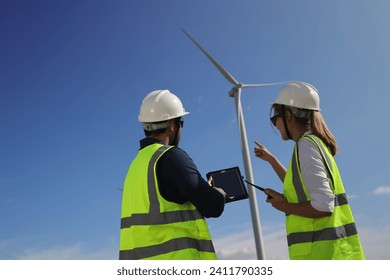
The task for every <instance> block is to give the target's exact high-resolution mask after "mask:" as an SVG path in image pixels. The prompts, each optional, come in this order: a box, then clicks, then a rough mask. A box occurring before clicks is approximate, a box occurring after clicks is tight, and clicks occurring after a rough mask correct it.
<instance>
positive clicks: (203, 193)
mask: <svg viewBox="0 0 390 280" xmlns="http://www.w3.org/2000/svg"><path fill="white" fill-rule="evenodd" d="M154 143H161V142H159V141H158V140H156V139H153V138H144V139H142V140H141V141H140V146H141V149H143V148H145V147H146V146H149V145H151V144H154ZM161 144H163V143H161ZM156 173H157V180H158V186H159V189H160V194H161V196H162V197H163V198H165V199H166V200H168V201H171V202H175V203H178V204H183V203H185V202H187V201H190V202H191V203H192V204H194V205H195V207H196V208H197V209H198V210H199V212H200V213H202V215H203V216H204V217H206V218H208V217H219V216H220V215H221V214H222V212H223V209H224V207H225V198H224V197H223V195H222V194H221V193H219V192H218V191H217V190H215V189H213V188H212V187H211V186H210V185H209V184H208V183H207V182H206V181H205V180H204V179H203V178H202V176H201V175H200V173H199V171H198V169H197V167H196V165H195V163H194V162H193V160H192V159H191V158H190V156H189V155H188V154H187V153H186V152H185V151H183V150H182V149H180V148H178V147H174V148H172V149H170V150H168V151H167V152H165V153H164V154H163V155H162V156H161V157H160V159H159V160H158V162H157V166H156Z"/></svg>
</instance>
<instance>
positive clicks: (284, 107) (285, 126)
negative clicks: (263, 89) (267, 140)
mask: <svg viewBox="0 0 390 280" xmlns="http://www.w3.org/2000/svg"><path fill="white" fill-rule="evenodd" d="M280 106H281V109H282V110H281V111H282V112H281V113H282V119H283V124H284V130H285V131H286V134H287V137H288V139H292V137H291V134H290V131H289V130H288V127H287V120H286V111H285V110H286V106H284V105H280Z"/></svg>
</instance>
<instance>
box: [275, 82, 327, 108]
mask: <svg viewBox="0 0 390 280" xmlns="http://www.w3.org/2000/svg"><path fill="white" fill-rule="evenodd" d="M274 104H280V105H286V106H290V107H295V108H299V109H307V110H313V111H320V97H319V95H318V91H317V89H316V88H315V87H314V86H312V85H311V84H308V83H304V82H298V81H296V82H290V83H288V84H287V85H286V86H285V87H283V88H282V89H281V90H280V92H279V94H278V97H277V98H276V100H275V101H274Z"/></svg>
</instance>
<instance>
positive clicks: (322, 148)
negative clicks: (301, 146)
mask: <svg viewBox="0 0 390 280" xmlns="http://www.w3.org/2000/svg"><path fill="white" fill-rule="evenodd" d="M301 138H306V139H307V140H309V141H310V142H312V143H313V144H314V146H315V147H316V148H317V150H318V151H319V153H320V155H321V157H322V159H323V162H324V164H325V168H326V170H327V173H328V177H329V179H330V180H331V181H330V184H331V188H332V189H334V180H333V165H332V161H331V160H330V158H329V155H328V153H327V152H326V150H325V149H326V147H325V146H324V144H322V141H321V140H320V139H319V138H318V137H317V136H315V135H314V134H306V135H303V136H302V137H301ZM297 147H298V145H297Z"/></svg>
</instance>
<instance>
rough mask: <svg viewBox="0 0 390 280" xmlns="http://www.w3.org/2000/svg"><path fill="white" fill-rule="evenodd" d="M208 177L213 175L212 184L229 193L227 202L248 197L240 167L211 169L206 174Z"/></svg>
mask: <svg viewBox="0 0 390 280" xmlns="http://www.w3.org/2000/svg"><path fill="white" fill-rule="evenodd" d="M206 176H207V179H209V178H210V177H212V179H213V180H212V182H211V185H212V186H213V187H216V188H221V189H223V190H224V191H225V193H226V194H227V197H226V202H232V201H237V200H241V199H246V198H248V197H249V196H248V191H247V190H246V188H245V184H244V181H243V179H242V176H241V172H240V169H239V168H238V167H231V168H227V169H222V170H217V171H211V172H209V173H207V174H206Z"/></svg>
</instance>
